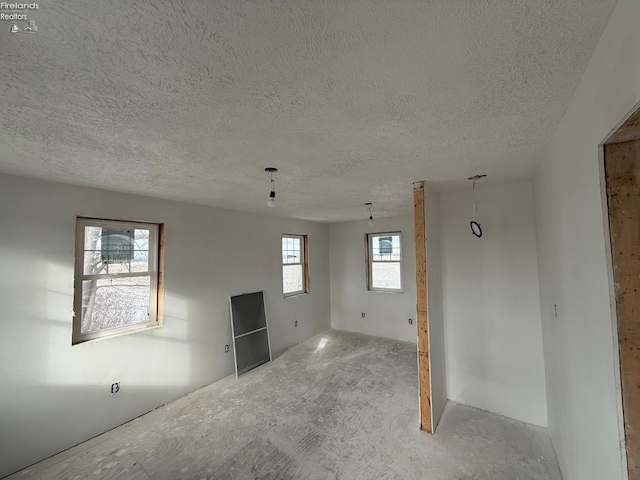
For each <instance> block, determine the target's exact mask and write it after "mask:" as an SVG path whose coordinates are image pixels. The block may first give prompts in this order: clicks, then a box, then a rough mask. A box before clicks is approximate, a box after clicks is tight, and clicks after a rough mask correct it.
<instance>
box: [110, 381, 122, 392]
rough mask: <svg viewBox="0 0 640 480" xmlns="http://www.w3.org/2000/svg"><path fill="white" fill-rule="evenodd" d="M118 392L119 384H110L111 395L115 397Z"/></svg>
mask: <svg viewBox="0 0 640 480" xmlns="http://www.w3.org/2000/svg"><path fill="white" fill-rule="evenodd" d="M119 391H120V382H116V383H112V384H111V395H115V394H116V393H118V392H119Z"/></svg>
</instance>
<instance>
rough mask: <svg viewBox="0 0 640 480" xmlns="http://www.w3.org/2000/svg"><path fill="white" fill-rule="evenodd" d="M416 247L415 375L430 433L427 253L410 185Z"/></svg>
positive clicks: (418, 195)
mask: <svg viewBox="0 0 640 480" xmlns="http://www.w3.org/2000/svg"><path fill="white" fill-rule="evenodd" d="M413 215H414V222H415V230H414V236H415V244H416V290H417V310H418V312H417V315H418V374H419V383H420V429H421V430H425V431H427V432H429V433H433V421H432V412H431V373H430V368H431V365H430V362H429V316H428V314H427V252H426V248H425V247H426V244H425V231H424V182H417V183H414V185H413Z"/></svg>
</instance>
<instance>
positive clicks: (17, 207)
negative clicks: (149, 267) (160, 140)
mask: <svg viewBox="0 0 640 480" xmlns="http://www.w3.org/2000/svg"><path fill="white" fill-rule="evenodd" d="M77 215H87V216H95V217H102V218H115V219H136V220H144V221H151V222H163V223H164V224H165V287H166V290H165V304H164V305H165V315H164V326H163V327H162V328H160V329H155V330H152V331H148V332H145V333H137V334H132V335H127V336H121V337H117V338H110V339H105V340H101V341H97V342H94V343H85V344H80V345H76V346H73V347H72V346H71V324H72V322H71V318H72V317H71V314H72V308H73V306H72V303H73V301H72V299H73V261H74V231H75V218H76V216H77ZM283 232H287V233H304V234H308V235H309V244H310V254H309V256H310V262H311V293H310V294H308V295H304V296H299V297H294V298H287V299H283V296H282V277H281V264H280V258H281V256H280V248H281V242H280V236H281V234H282V233H283ZM328 236H329V235H328V226H327V225H322V224H317V223H310V222H303V221H296V220H291V219H284V218H277V217H265V216H259V215H253V214H247V213H240V212H235V211H229V210H220V209H214V208H208V207H200V206H195V205H189V204H184V203H176V202H171V201H165V200H158V199H153V198H146V197H139V196H133V195H125V194H119V193H113V192H108V191H103V190H96V189H88V188H82V187H74V186H69V185H62V184H55V183H48V182H42V181H36V180H27V179H23V178H19V177H12V176H4V175H0V265H2V268H1V269H0V438H1V439H2V441H1V446H2V448H0V477H2V476H4V475H6V474H9V473H11V472H13V471H16V470H17V469H19V468H22V467H25V466H27V465H29V464H31V463H33V462H35V461H38V460H40V459H42V458H44V457H47V456H48V455H51V454H54V453H56V452H59V451H61V450H62V449H65V448H67V447H69V446H72V445H74V444H76V443H79V442H81V441H83V440H86V439H87V438H89V437H92V436H94V435H96V434H99V433H101V432H104V431H105V430H107V429H110V428H112V427H114V426H116V425H118V424H121V423H123V422H125V421H127V420H129V419H131V418H134V417H136V416H138V415H140V414H142V413H145V412H147V411H149V410H150V409H153V408H154V407H157V406H159V405H162V404H164V403H166V402H168V401H170V400H173V399H175V398H177V397H179V396H181V395H184V394H185V393H188V392H191V391H193V390H195V389H197V388H199V387H200V386H202V385H205V384H209V383H211V382H213V381H215V380H218V379H220V378H222V377H225V376H227V375H229V374H232V373H233V371H234V369H233V353H227V354H225V353H224V346H225V344H231V329H230V325H229V323H230V322H229V304H228V297H229V295H233V294H238V293H243V292H250V291H256V290H264V291H265V295H266V305H267V313H268V316H269V327H270V333H271V340H272V349H273V351H274V352H279V351H281V350H283V349H286V348H288V347H290V346H292V345H294V344H296V343H298V342H300V341H302V340H304V339H306V338H308V337H310V336H312V335H314V334H316V333H318V332H320V331H322V330H325V329H327V328H329V327H330V313H329V268H328V256H329V252H328V249H329V246H328V245H329V241H328V240H329V239H328ZM295 320H298V327H297V328H294V321H295ZM115 381H120V382H121V391H120V393H118V394H117V395H114V396H111V395H110V393H109V387H110V384H111V383H112V382H115Z"/></svg>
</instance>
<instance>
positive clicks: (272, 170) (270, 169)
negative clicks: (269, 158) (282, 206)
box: [264, 167, 278, 207]
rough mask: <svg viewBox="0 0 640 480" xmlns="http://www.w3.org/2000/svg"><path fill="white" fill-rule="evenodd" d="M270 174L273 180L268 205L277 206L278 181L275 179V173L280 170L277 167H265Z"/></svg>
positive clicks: (270, 178)
mask: <svg viewBox="0 0 640 480" xmlns="http://www.w3.org/2000/svg"><path fill="white" fill-rule="evenodd" d="M264 171H265V172H267V173H268V174H269V180H270V181H271V191H270V192H269V200H267V205H268V206H270V207H275V206H276V181H275V180H274V179H273V174H274V173H275V172H277V171H278V169H277V168H275V167H267V168H265V169H264Z"/></svg>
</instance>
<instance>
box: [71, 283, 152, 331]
mask: <svg viewBox="0 0 640 480" xmlns="http://www.w3.org/2000/svg"><path fill="white" fill-rule="evenodd" d="M150 285H151V279H150V277H133V278H114V279H109V278H105V279H99V280H85V281H83V282H82V313H81V314H82V320H81V326H80V331H81V333H89V332H95V331H98V330H103V329H106V328H114V327H122V326H126V325H133V324H136V323H144V322H147V321H149V303H150V298H149V296H150V293H151V287H150Z"/></svg>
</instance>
